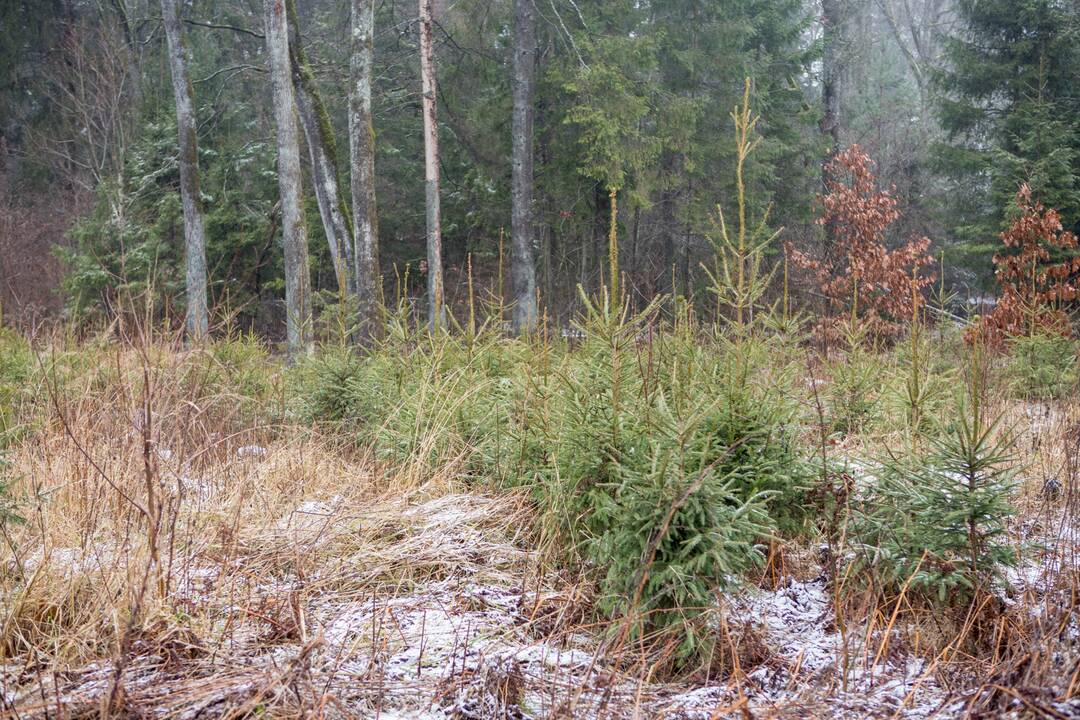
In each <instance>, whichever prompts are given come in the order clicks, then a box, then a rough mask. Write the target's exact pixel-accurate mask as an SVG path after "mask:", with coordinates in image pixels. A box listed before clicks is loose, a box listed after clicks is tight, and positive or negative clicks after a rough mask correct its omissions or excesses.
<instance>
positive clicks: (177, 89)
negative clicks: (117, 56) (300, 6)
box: [161, 0, 209, 338]
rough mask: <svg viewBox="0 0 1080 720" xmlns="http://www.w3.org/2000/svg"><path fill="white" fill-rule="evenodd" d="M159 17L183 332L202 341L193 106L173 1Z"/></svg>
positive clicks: (201, 239) (202, 271)
mask: <svg viewBox="0 0 1080 720" xmlns="http://www.w3.org/2000/svg"><path fill="white" fill-rule="evenodd" d="M161 15H162V18H163V20H164V24H165V38H166V41H167V42H168V46H169V68H170V70H171V71H172V85H173V96H174V97H175V99H176V128H177V133H178V135H179V141H180V199H181V202H182V203H183V206H184V255H185V257H186V259H187V260H186V265H187V267H186V272H185V289H186V291H187V332H188V335H189V336H190V337H192V338H202V337H205V336H206V333H207V330H208V324H209V322H208V317H207V315H208V313H207V308H206V236H205V233H204V231H203V216H202V203H201V202H200V199H199V140H198V134H197V132H196V126H195V107H194V105H195V103H194V100H193V99H192V90H191V80H190V79H189V78H188V73H187V51H186V49H185V46H184V37H183V31H182V30H181V27H180V11H179V9H178V8H177V6H176V0H161Z"/></svg>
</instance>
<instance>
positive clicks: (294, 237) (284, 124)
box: [263, 0, 311, 354]
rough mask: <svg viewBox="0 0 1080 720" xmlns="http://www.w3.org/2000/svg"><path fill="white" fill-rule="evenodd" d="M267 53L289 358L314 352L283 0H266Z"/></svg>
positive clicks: (295, 124) (308, 276)
mask: <svg viewBox="0 0 1080 720" xmlns="http://www.w3.org/2000/svg"><path fill="white" fill-rule="evenodd" d="M263 9H264V11H265V15H266V18H265V19H266V49H267V53H268V55H269V57H270V84H271V86H272V88H273V95H274V119H275V122H276V123H277V151H278V158H277V169H278V190H279V192H280V194H281V226H282V236H283V245H284V249H285V314H286V319H285V323H286V341H287V344H288V349H289V352H290V353H291V354H295V353H297V352H301V351H308V350H310V349H311V275H310V270H309V269H308V240H307V228H306V227H305V225H304V217H303V214H302V210H301V206H300V197H301V192H302V185H301V175H300V137H299V130H298V128H297V122H296V98H295V96H294V94H293V84H292V79H291V71H290V62H289V34H288V27H287V22H286V11H285V0H264V2H263Z"/></svg>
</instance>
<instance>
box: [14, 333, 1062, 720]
mask: <svg viewBox="0 0 1080 720" xmlns="http://www.w3.org/2000/svg"><path fill="white" fill-rule="evenodd" d="M117 352H118V356H117V358H116V362H115V365H116V367H117V368H140V367H144V366H145V363H143V362H142V361H140V360H139V359H138V357H133V356H125V357H120V356H119V351H117ZM131 355H134V353H132V354H131ZM199 362H200V358H199V356H198V354H197V353H191V354H185V353H175V354H168V353H163V354H162V355H161V356H160V357H159V358H157V359H156V360H155V361H154V362H152V363H150V364H149V371H148V374H147V375H146V376H145V377H146V387H145V388H144V386H143V383H142V381H141V380H139V377H140V373H126V372H120V371H119V370H117V372H115V373H111V374H110V376H109V377H104V378H103V377H101V376H98V377H96V378H94V377H91V378H90V379H88V380H86V383H87V384H86V385H85V386H77V387H68V388H67V389H66V390H65V393H64V394H63V396H62V397H60V398H58V401H57V402H56V403H55V408H54V409H53V411H52V412H50V413H49V414H48V415H47V417H45V418H43V419H41V421H40V424H39V426H38V427H37V428H36V432H35V433H33V434H31V435H28V436H27V439H26V440H25V441H23V442H20V443H19V444H17V445H16V446H15V447H14V448H13V450H12V452H11V453H10V459H11V460H12V461H13V463H14V467H15V477H16V478H17V485H16V491H17V492H18V493H19V494H20V496H21V497H23V498H32V499H33V501H32V502H31V503H30V504H29V505H26V506H24V507H23V514H24V515H25V516H26V519H27V522H26V523H25V524H23V525H18V526H9V527H8V528H7V533H8V534H7V536H6V537H4V538H2V543H0V547H2V550H0V652H2V656H0V691H2V692H0V717H8V716H10V717H16V716H17V717H20V718H45V717H97V716H101V715H113V716H130V717H136V716H138V717H157V718H184V719H188V720H193V719H195V718H218V717H228V718H239V717H255V716H267V717H326V718H376V717H377V718H385V719H389V720H396V719H398V718H421V719H428V720H430V719H435V718H439V719H441V718H477V719H495V718H651V717H658V718H671V719H673V720H677V719H681V720H690V719H698V718H700V719H701V720H706V719H711V718H722V717H736V718H743V719H745V718H817V717H824V718H864V717H881V718H892V717H895V718H959V717H965V716H968V715H969V714H970V713H971V712H976V711H981V712H983V713H984V716H988V717H999V716H1008V715H1012V716H1016V717H1023V716H1040V717H1055V718H1058V717H1077V716H1080V707H1077V702H1076V699H1075V698H1076V696H1077V692H1078V688H1080V665H1078V661H1080V622H1078V620H1077V616H1076V608H1077V602H1078V601H1077V598H1078V584H1077V567H1078V565H1077V560H1078V556H1077V553H1078V549H1080V537H1078V535H1080V533H1078V530H1077V528H1078V523H1077V521H1076V519H1075V514H1074V507H1073V505H1072V504H1070V503H1069V502H1068V501H1067V499H1068V497H1069V492H1070V491H1073V492H1075V488H1073V487H1072V485H1071V482H1072V480H1071V479H1072V478H1075V471H1074V470H1073V468H1074V467H1075V464H1073V460H1072V459H1071V458H1073V456H1074V455H1075V454H1076V453H1077V436H1076V435H1075V431H1074V428H1075V427H1076V424H1075V423H1076V421H1077V419H1078V418H1080V415H1078V413H1077V408H1076V407H1075V405H1069V404H1056V405H1054V406H1053V407H1051V408H1049V409H1048V410H1044V409H1043V407H1042V406H1040V407H1038V408H1035V409H1032V407H1031V406H1027V405H1023V404H1016V405H1014V406H1010V408H1009V412H1010V413H1011V415H1012V416H1014V418H1015V422H1013V425H1012V426H1013V427H1014V429H1016V431H1017V432H1018V434H1019V436H1020V437H1019V440H1020V445H1021V448H1022V450H1023V451H1024V453H1025V455H1026V456H1027V458H1028V459H1029V460H1030V463H1031V468H1032V470H1031V471H1030V472H1029V473H1027V474H1026V475H1025V477H1026V481H1025V484H1024V485H1023V487H1022V488H1021V489H1020V493H1019V497H1018V502H1019V503H1020V507H1021V513H1020V515H1019V516H1018V517H1017V518H1016V522H1015V527H1014V532H1015V536H1016V541H1017V542H1018V543H1024V544H1026V545H1027V546H1029V547H1030V548H1031V550H1030V551H1029V552H1028V553H1027V555H1026V556H1025V560H1024V563H1023V564H1022V565H1021V566H1020V567H1019V568H1018V569H1017V570H1016V571H1015V573H1013V575H1012V576H1011V577H1010V578H1009V587H1008V588H1001V589H1000V599H1001V607H1000V608H999V609H997V610H995V611H994V612H992V613H989V612H988V617H990V618H991V621H990V624H991V630H990V632H989V633H988V638H984V639H983V640H982V641H980V643H979V644H978V646H977V648H978V649H979V652H981V653H983V654H982V655H978V656H976V655H974V654H973V653H974V652H975V650H974V649H973V648H975V647H976V646H973V645H971V644H970V643H967V642H964V641H963V639H962V638H960V639H957V638H956V637H954V636H956V635H957V632H958V631H957V630H956V628H954V627H952V626H949V625H947V624H942V623H940V622H938V620H939V619H938V618H935V617H934V616H933V614H932V613H928V612H926V611H925V610H920V609H917V608H908V607H904V606H901V607H899V608H898V609H897V608H896V606H894V605H893V604H889V605H886V606H883V607H867V606H865V605H864V604H860V598H859V597H857V596H856V594H855V593H854V592H853V591H852V593H851V595H847V594H842V596H840V597H838V596H837V595H836V593H837V590H835V589H834V588H833V587H832V584H831V583H829V582H827V578H826V574H825V569H824V568H823V567H822V566H821V565H820V559H821V558H820V548H819V547H818V546H817V545H816V543H814V542H812V541H810V540H806V541H802V542H803V544H802V546H799V545H798V544H796V543H790V545H791V546H790V547H788V548H787V549H786V550H785V554H786V556H787V557H788V558H790V562H789V563H786V564H784V566H783V572H779V573H776V572H773V573H768V574H766V575H767V577H766V578H761V577H747V578H744V579H743V580H744V582H743V584H742V585H743V589H742V590H740V591H739V592H736V593H732V594H730V595H727V596H724V597H718V598H717V602H716V606H715V608H714V609H713V610H712V611H711V617H710V622H711V624H712V626H713V627H714V628H715V629H716V633H717V637H718V638H719V641H718V643H717V646H716V651H715V652H716V657H715V658H714V661H713V662H712V663H710V664H709V665H708V666H707V667H705V668H702V669H700V670H698V671H697V672H694V673H689V674H684V675H680V676H675V677H672V676H669V675H665V674H664V673H663V672H662V671H661V668H664V667H666V666H667V658H666V657H665V656H664V654H663V652H662V651H659V650H657V649H656V648H652V647H647V646H646V647H642V646H638V645H625V644H617V643H613V641H612V638H613V637H615V636H616V635H617V634H616V633H612V632H610V630H611V629H610V628H607V627H604V626H603V625H601V624H599V623H597V621H596V614H595V613H594V611H593V608H592V600H593V595H592V593H593V588H591V587H590V586H589V584H588V583H586V582H584V581H583V580H581V579H580V578H577V577H573V576H569V575H567V574H566V573H565V572H561V571H558V570H556V569H555V567H554V566H553V565H552V564H551V563H550V562H549V559H550V557H551V556H552V553H550V552H549V548H548V546H547V539H546V538H545V537H543V536H542V535H539V534H538V531H537V530H536V529H535V524H534V523H533V522H532V520H533V517H534V514H535V509H534V508H532V507H531V506H530V501H529V499H528V495H527V493H526V492H524V491H514V492H495V491H493V490H491V489H490V488H485V487H477V486H474V485H469V484H467V483H465V482H464V481H462V480H461V477H462V475H461V473H460V468H459V467H457V466H455V465H454V464H453V463H451V464H449V465H445V466H442V467H436V468H424V466H423V464H422V463H416V464H415V465H410V466H409V467H406V468H394V467H386V466H383V465H380V464H378V463H376V462H374V461H373V460H372V458H371V456H370V455H369V454H366V453H363V452H360V451H358V450H356V449H355V448H354V447H352V446H351V445H348V444H346V443H344V442H342V441H341V440H340V439H339V438H334V437H329V436H325V435H321V434H319V433H318V432H315V431H313V430H311V429H309V428H303V427H296V426H290V425H288V424H287V423H275V424H272V425H271V424H267V423H265V422H262V423H261V422H259V421H258V420H253V419H252V418H251V417H250V416H249V415H248V414H245V413H243V412H241V407H240V404H238V403H237V401H236V398H234V397H232V396H230V395H229V394H228V393H224V392H217V391H215V392H206V391H205V387H201V386H198V385H197V384H196V385H195V386H192V385H191V384H182V383H177V382H175V381H174V379H175V378H176V377H178V376H185V377H192V376H194V377H196V378H198V377H199V374H198V372H195V371H194V370H193V368H194V369H195V370H197V369H198V368H199V367H200V365H199ZM860 450H861V448H860V445H859V443H858V442H853V443H851V445H850V449H849V450H847V451H849V452H851V453H853V459H854V460H858V452H859V451H860ZM860 467H862V466H861V465H859V463H858V462H853V463H852V468H853V472H856V473H858V472H859V468H860ZM418 468H424V469H422V470H421V469H418ZM1050 477H1053V478H1056V482H1057V485H1058V486H1059V487H1058V489H1055V486H1054V485H1053V484H1050V483H1047V480H1048V479H1049V478H1050ZM858 480H859V482H873V478H869V477H859V478H858ZM150 496H152V497H153V498H154V503H153V505H154V507H156V510H155V509H153V508H152V507H147V505H148V502H147V499H148V497H150ZM1072 497H1073V498H1074V499H1073V501H1072V502H1075V498H1076V496H1075V495H1073V496H1072ZM150 525H154V526H156V528H157V541H156V546H155V549H156V553H155V552H151V540H150V533H149V532H148V527H149V526H150ZM844 592H846V591H844ZM898 603H899V601H898ZM838 607H839V608H840V612H839V614H838V612H837V608H838ZM894 610H896V612H894ZM1059 678H1065V681H1064V684H1056V679H1059ZM1052 681H1054V682H1052ZM1070 682H1071V684H1070ZM1068 698H1072V700H1069V699H1068Z"/></svg>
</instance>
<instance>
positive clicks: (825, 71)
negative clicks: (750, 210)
mask: <svg viewBox="0 0 1080 720" xmlns="http://www.w3.org/2000/svg"><path fill="white" fill-rule="evenodd" d="M842 1H843V0H821V11H822V23H823V24H824V27H823V37H824V41H825V50H824V54H823V56H822V60H821V101H822V106H823V107H822V110H823V115H822V118H821V132H822V133H823V134H824V135H825V136H826V139H827V141H828V143H829V149H828V151H827V152H826V154H825V159H824V160H823V161H822V164H821V185H822V192H823V193H824V192H828V188H827V186H828V183H829V181H830V177H829V164H830V163H831V162H832V161H833V159H834V158H835V157H836V156H837V154H839V152H840V74H841V67H840V65H841V51H842V47H841V44H842V42H843V35H842V33H843V17H842V16H841V7H840V5H841V2H842ZM835 238H836V228H835V227H834V226H833V225H832V224H827V225H826V226H825V252H824V255H825V257H826V258H828V257H831V255H832V253H833V251H834V249H835V245H836V243H835Z"/></svg>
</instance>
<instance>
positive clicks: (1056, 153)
mask: <svg viewBox="0 0 1080 720" xmlns="http://www.w3.org/2000/svg"><path fill="white" fill-rule="evenodd" d="M956 10H957V13H958V15H959V18H960V20H961V21H962V22H961V26H962V28H963V30H962V31H961V32H960V33H958V34H957V35H955V36H954V37H951V38H949V39H948V40H947V42H946V48H945V51H946V57H947V59H948V65H949V68H950V69H949V70H948V71H946V72H943V73H940V74H939V75H938V76H937V84H938V87H939V90H940V91H941V93H940V105H939V111H940V119H941V123H942V126H943V128H944V129H945V131H946V132H947V134H948V138H949V142H948V144H947V145H945V146H944V147H942V148H940V151H939V153H938V154H937V160H938V164H939V165H940V169H941V170H942V171H943V172H944V173H945V174H946V175H947V176H948V177H949V178H950V180H951V182H952V183H953V187H952V188H951V192H949V193H948V197H949V198H950V199H951V200H950V201H951V202H953V203H955V205H953V206H951V207H948V208H947V211H948V213H947V216H948V219H949V224H950V225H951V229H952V232H953V233H954V235H955V237H956V238H957V239H958V240H959V241H961V242H962V243H963V244H964V250H965V252H967V253H968V254H969V255H973V256H974V257H972V260H973V261H976V262H978V263H979V265H980V270H982V271H984V272H985V271H987V270H989V256H990V252H991V251H992V250H993V249H995V246H996V239H997V234H998V233H999V232H1000V231H1001V230H1003V229H1004V224H1005V221H1006V219H1007V218H1008V216H1009V215H1010V213H1011V210H1012V199H1013V197H1014V196H1015V194H1016V191H1017V188H1018V187H1019V186H1020V185H1021V184H1023V183H1027V184H1028V185H1029V186H1030V187H1031V190H1032V193H1033V196H1034V198H1035V199H1037V200H1039V201H1040V202H1042V203H1043V204H1045V205H1046V206H1047V207H1053V208H1056V209H1057V210H1058V211H1059V212H1060V213H1061V217H1062V220H1063V222H1064V225H1065V227H1066V228H1067V229H1070V230H1075V229H1077V228H1078V227H1080V96H1078V95H1077V94H1076V92H1075V83H1076V77H1077V75H1078V74H1080V5H1077V4H1076V3H1073V2H1057V1H1056V0H961V1H960V2H958V3H957V6H956ZM985 274H986V275H987V276H988V275H989V273H985Z"/></svg>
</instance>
